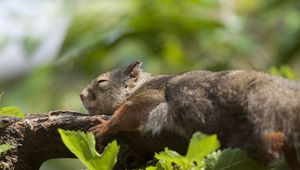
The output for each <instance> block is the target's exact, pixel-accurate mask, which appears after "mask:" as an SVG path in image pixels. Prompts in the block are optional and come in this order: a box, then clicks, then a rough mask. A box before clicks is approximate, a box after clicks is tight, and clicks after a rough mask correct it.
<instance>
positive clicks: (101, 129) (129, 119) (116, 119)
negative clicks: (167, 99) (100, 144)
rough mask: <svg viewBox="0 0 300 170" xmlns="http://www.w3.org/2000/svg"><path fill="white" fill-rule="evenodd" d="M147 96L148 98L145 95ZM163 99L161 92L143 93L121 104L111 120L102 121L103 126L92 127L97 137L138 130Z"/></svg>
mask: <svg viewBox="0 0 300 170" xmlns="http://www.w3.org/2000/svg"><path fill="white" fill-rule="evenodd" d="M146 94H147V97H145V95H146ZM162 99H163V95H162V93H161V92H160V91H159V90H151V91H145V92H141V93H140V94H138V95H135V96H133V97H131V98H129V99H128V100H127V102H124V103H122V104H121V106H120V107H119V108H118V110H117V111H116V112H115V113H114V114H113V116H112V118H111V120H109V121H105V120H101V124H99V125H97V126H95V127H92V128H91V131H92V132H93V133H94V134H96V136H97V137H99V136H100V137H101V136H105V135H108V134H116V133H118V132H119V131H131V130H137V129H138V127H139V126H140V124H141V123H142V122H145V121H146V119H147V117H148V114H149V113H150V111H151V110H152V109H153V108H154V107H155V106H156V105H158V104H159V103H160V102H161V101H162Z"/></svg>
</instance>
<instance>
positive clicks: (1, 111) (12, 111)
mask: <svg viewBox="0 0 300 170" xmlns="http://www.w3.org/2000/svg"><path fill="white" fill-rule="evenodd" d="M3 96H4V93H3V92H2V93H0V101H1V100H2V97H3ZM0 116H13V117H19V118H24V117H25V114H24V113H23V112H22V111H21V109H20V108H18V107H13V106H6V107H0ZM0 125H1V124H0ZM0 153H1V152H0Z"/></svg>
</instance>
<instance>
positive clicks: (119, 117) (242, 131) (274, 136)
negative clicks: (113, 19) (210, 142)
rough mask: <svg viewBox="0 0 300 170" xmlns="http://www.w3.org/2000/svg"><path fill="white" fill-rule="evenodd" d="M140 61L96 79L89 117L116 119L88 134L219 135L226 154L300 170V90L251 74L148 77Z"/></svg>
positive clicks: (86, 93) (87, 99)
mask: <svg viewBox="0 0 300 170" xmlns="http://www.w3.org/2000/svg"><path fill="white" fill-rule="evenodd" d="M141 64H142V63H141V62H139V61H135V62H132V63H131V64H130V65H128V66H127V67H126V68H121V69H116V70H113V71H110V72H107V73H104V74H101V75H100V76H98V77H97V78H96V79H95V80H93V81H92V82H91V84H90V85H89V86H88V87H86V88H85V89H84V90H82V92H81V94H80V97H81V100H82V102H83V104H84V106H85V108H86V109H87V110H88V112H89V113H90V114H92V115H95V114H99V115H100V114H105V115H112V116H111V119H109V120H104V119H103V120H101V123H100V124H99V125H97V126H94V127H92V128H91V131H92V132H93V133H94V134H95V135H96V137H97V138H102V137H105V136H106V135H111V134H117V133H119V132H122V131H138V132H140V133H141V134H142V135H143V134H150V135H153V136H155V135H160V132H161V131H162V130H169V131H172V132H174V133H176V134H178V135H179V136H181V137H183V138H185V139H186V140H189V139H190V138H191V136H192V134H193V133H195V132H196V131H200V132H202V133H206V134H217V135H218V139H219V140H220V142H221V145H222V148H226V147H233V148H235V147H238V148H241V149H245V150H247V151H248V152H249V153H250V154H252V155H253V156H254V157H256V158H257V159H259V160H262V161H264V162H266V163H270V162H271V161H273V160H275V159H276V158H278V157H279V156H280V155H281V154H283V155H284V157H285V160H286V162H287V164H288V166H289V168H290V169H300V163H299V161H298V158H297V152H296V149H295V147H294V145H295V144H296V142H298V139H299V135H298V132H300V84H299V82H297V81H292V80H286V79H283V78H279V77H274V76H271V75H269V74H266V73H262V72H256V71H246V70H233V71H221V72H210V71H202V70H197V71H191V72H185V73H182V74H179V75H151V74H149V73H147V72H143V71H142V70H141V68H140V67H141Z"/></svg>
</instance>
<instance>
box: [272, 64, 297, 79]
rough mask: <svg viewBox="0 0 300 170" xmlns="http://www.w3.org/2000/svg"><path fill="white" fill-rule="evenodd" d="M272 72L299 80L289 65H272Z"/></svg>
mask: <svg viewBox="0 0 300 170" xmlns="http://www.w3.org/2000/svg"><path fill="white" fill-rule="evenodd" d="M270 72H271V74H273V75H275V76H280V77H284V78H287V79H291V80H297V75H296V73H295V72H294V71H293V70H292V69H291V68H290V67H289V66H279V67H271V69H270Z"/></svg>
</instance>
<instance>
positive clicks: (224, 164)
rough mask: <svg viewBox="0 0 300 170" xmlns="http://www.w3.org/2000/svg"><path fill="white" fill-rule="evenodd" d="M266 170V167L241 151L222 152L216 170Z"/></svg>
mask: <svg viewBox="0 0 300 170" xmlns="http://www.w3.org/2000/svg"><path fill="white" fill-rule="evenodd" d="M241 169H242V170H253V169H255V170H266V169H267V168H266V166H265V165H264V164H263V163H261V162H259V161H256V160H254V159H253V158H252V157H250V156H249V155H248V154H247V152H246V151H243V150H241V149H225V150H223V151H222V153H221V155H220V158H219V159H218V161H217V163H216V166H215V167H214V170H241Z"/></svg>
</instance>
